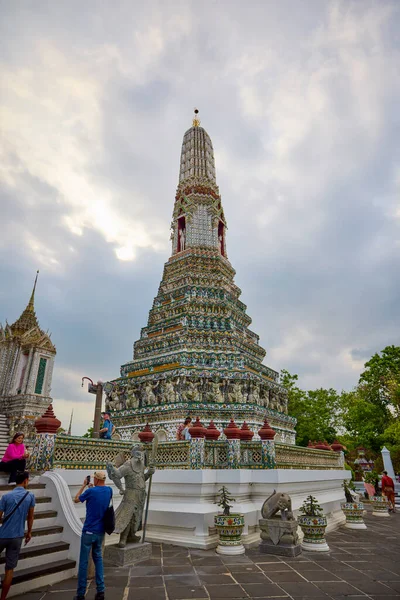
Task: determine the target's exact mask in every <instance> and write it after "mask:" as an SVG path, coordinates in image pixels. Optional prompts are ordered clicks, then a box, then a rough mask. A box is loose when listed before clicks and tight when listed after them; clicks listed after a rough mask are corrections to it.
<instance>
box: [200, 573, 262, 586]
mask: <svg viewBox="0 0 400 600" xmlns="http://www.w3.org/2000/svg"><path fill="white" fill-rule="evenodd" d="M257 576H258V575H257V573H254V575H253V577H257ZM199 579H200V583H201V584H203V585H205V586H207V585H211V584H214V585H227V584H228V583H231V584H232V583H235V579H236V577H235V579H233V578H232V575H231V574H230V573H212V574H206V575H202V574H201V573H199ZM236 581H237V579H236Z"/></svg>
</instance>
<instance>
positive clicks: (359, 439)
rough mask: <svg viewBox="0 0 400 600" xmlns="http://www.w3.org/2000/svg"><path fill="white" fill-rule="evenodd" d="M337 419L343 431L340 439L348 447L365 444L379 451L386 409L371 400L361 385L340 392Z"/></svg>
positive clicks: (385, 422)
mask: <svg viewBox="0 0 400 600" xmlns="http://www.w3.org/2000/svg"><path fill="white" fill-rule="evenodd" d="M338 421H339V423H340V425H341V428H342V430H343V431H344V433H343V435H342V436H341V439H342V441H343V442H344V444H345V446H346V447H347V448H348V449H355V448H357V447H358V446H365V447H366V448H370V449H371V450H374V451H375V452H379V450H380V448H381V446H382V434H383V432H384V429H385V426H386V424H387V422H388V421H387V411H386V409H385V407H383V406H382V405H379V404H375V403H374V402H371V400H370V399H369V396H368V393H366V391H365V390H364V388H363V387H358V388H356V389H355V390H353V391H351V392H342V393H341V396H340V415H339V417H338Z"/></svg>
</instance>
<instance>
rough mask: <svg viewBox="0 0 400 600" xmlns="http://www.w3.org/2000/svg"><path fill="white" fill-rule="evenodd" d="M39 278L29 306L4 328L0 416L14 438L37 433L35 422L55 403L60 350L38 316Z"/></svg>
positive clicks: (1, 335) (0, 337) (0, 340)
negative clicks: (54, 382) (53, 381)
mask: <svg viewBox="0 0 400 600" xmlns="http://www.w3.org/2000/svg"><path fill="white" fill-rule="evenodd" d="M36 283H37V274H36V279H35V283H34V286H33V290H32V294H31V297H30V299H29V302H28V305H27V307H26V308H25V310H24V311H23V313H22V314H21V316H20V317H19V318H18V319H17V320H16V321H15V323H13V324H12V325H9V324H8V323H7V322H6V324H5V326H4V327H3V326H2V325H1V324H0V412H1V413H2V414H4V415H6V416H7V419H8V425H9V428H10V434H11V435H12V434H13V433H14V432H15V431H22V432H24V433H25V434H26V435H27V436H28V438H29V437H31V435H32V434H33V431H34V427H33V423H34V420H35V418H37V417H38V416H40V415H41V414H42V413H43V412H44V411H45V410H46V408H47V407H48V406H49V404H50V403H51V402H52V399H51V397H50V391H51V379H52V374H53V364H54V358H55V355H56V349H55V346H54V344H53V342H52V341H51V339H50V336H49V335H48V334H47V333H46V332H44V331H43V330H42V329H41V328H40V326H39V323H38V320H37V317H36V313H35V306H34V302H35V290H36Z"/></svg>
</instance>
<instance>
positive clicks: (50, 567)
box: [0, 474, 76, 597]
mask: <svg viewBox="0 0 400 600" xmlns="http://www.w3.org/2000/svg"><path fill="white" fill-rule="evenodd" d="M7 481H8V479H7V478H6V477H4V476H3V475H2V474H0V496H2V495H3V494H5V493H7V492H9V491H10V490H11V489H12V487H13V486H11V485H7ZM29 490H30V491H31V492H33V493H34V494H35V498H36V507H35V520H34V524H33V529H32V539H31V541H30V542H29V544H28V545H27V546H24V543H23V546H22V549H21V554H20V558H19V561H18V566H17V568H16V569H15V571H14V579H13V583H12V586H11V590H10V594H9V596H10V597H11V596H16V595H18V594H22V593H24V592H27V591H32V590H35V589H38V588H41V587H43V586H45V585H51V584H53V583H56V582H58V581H61V580H63V579H68V578H70V577H73V576H74V575H75V572H76V568H75V567H76V561H75V560H71V559H70V558H68V555H69V554H70V552H69V550H70V544H69V543H68V542H66V541H63V530H64V528H63V527H62V526H61V525H59V524H57V520H58V519H57V511H56V510H54V506H53V502H52V498H51V497H50V496H49V495H48V493H46V484H44V483H39V479H38V478H34V479H33V480H31V482H30V484H29ZM4 565H5V553H4V552H3V554H2V555H1V556H0V574H1V575H3V573H4Z"/></svg>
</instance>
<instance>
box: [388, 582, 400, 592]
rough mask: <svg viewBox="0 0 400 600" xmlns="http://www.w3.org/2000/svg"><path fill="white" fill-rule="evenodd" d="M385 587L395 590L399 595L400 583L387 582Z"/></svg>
mask: <svg viewBox="0 0 400 600" xmlns="http://www.w3.org/2000/svg"><path fill="white" fill-rule="evenodd" d="M387 585H388V586H389V587H390V589H392V590H395V591H396V592H399V593H400V583H399V582H395V581H388V582H387Z"/></svg>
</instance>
